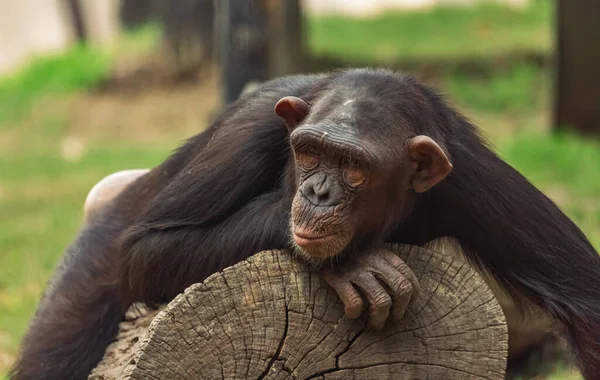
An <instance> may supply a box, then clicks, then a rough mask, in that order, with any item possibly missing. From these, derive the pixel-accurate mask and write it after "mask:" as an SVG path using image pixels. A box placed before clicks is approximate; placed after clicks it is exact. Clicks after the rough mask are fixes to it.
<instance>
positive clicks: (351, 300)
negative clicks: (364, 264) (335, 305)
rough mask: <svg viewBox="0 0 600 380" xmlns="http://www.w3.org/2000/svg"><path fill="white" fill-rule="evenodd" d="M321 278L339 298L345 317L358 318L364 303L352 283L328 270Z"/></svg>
mask: <svg viewBox="0 0 600 380" xmlns="http://www.w3.org/2000/svg"><path fill="white" fill-rule="evenodd" d="M323 278H324V279H325V282H327V283H328V284H329V286H331V287H332V288H333V290H335V292H336V293H337V295H338V297H340V300H341V301H342V303H343V304H344V312H345V313H346V316H347V317H348V318H352V319H355V318H358V317H359V316H360V314H361V313H362V311H363V307H364V301H363V299H362V297H361V296H360V293H359V292H358V290H356V288H354V286H353V285H352V283H350V281H349V280H348V279H346V278H344V277H343V276H342V275H339V274H337V273H334V272H332V271H329V270H327V271H325V272H324V274H323Z"/></svg>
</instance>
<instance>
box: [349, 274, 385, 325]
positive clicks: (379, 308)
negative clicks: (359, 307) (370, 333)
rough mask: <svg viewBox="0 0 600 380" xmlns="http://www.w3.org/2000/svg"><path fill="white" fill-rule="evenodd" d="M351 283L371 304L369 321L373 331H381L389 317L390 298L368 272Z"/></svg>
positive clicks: (353, 279)
mask: <svg viewBox="0 0 600 380" xmlns="http://www.w3.org/2000/svg"><path fill="white" fill-rule="evenodd" d="M351 281H352V282H353V283H354V284H356V285H357V286H358V287H360V288H361V290H362V292H363V293H364V294H365V296H366V297H367V300H368V301H369V303H370V304H371V305H370V306H369V319H370V322H371V325H372V326H373V328H375V329H377V330H378V329H381V328H383V326H384V325H385V321H386V320H387V318H388V317H389V315H390V308H391V306H392V298H391V297H390V295H389V294H388V292H387V290H386V289H385V288H384V287H383V286H382V285H381V284H380V283H379V281H377V279H376V278H375V276H373V274H371V273H369V272H363V273H361V274H360V275H359V276H357V277H356V278H352V279H351Z"/></svg>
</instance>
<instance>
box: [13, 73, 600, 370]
mask: <svg viewBox="0 0 600 380" xmlns="http://www.w3.org/2000/svg"><path fill="white" fill-rule="evenodd" d="M340 93H346V94H352V95H353V96H356V97H359V98H360V99H361V100H362V101H363V103H365V104H370V106H369V107H370V108H369V107H367V108H366V109H365V110H363V112H362V113H361V114H360V123H357V124H358V125H360V128H361V130H362V131H363V132H365V134H366V135H368V136H369V137H368V138H369V140H370V141H371V142H372V143H374V144H377V143H378V142H380V141H381V142H383V141H389V140H390V138H392V136H393V137H394V138H395V139H396V140H398V151H399V152H402V151H403V146H402V144H403V142H404V140H402V139H400V137H403V138H404V137H406V138H408V137H411V136H415V135H419V134H422V135H427V136H430V137H431V138H433V139H434V140H435V141H437V142H438V144H440V146H442V148H443V149H444V150H445V151H446V152H447V154H448V156H449V158H450V160H451V162H452V164H453V166H454V169H453V172H452V173H451V174H450V176H448V177H447V178H446V179H444V180H443V181H442V182H441V183H439V184H438V185H437V186H435V187H434V188H433V189H431V190H430V191H428V192H426V193H423V194H407V195H403V194H398V196H400V197H403V196H406V197H407V199H409V200H410V201H411V204H410V206H411V207H409V208H407V209H405V210H404V211H403V212H401V213H399V212H388V213H387V214H386V215H381V218H382V220H383V222H382V233H381V236H377V237H371V239H373V240H377V239H385V240H387V241H393V242H402V243H411V244H424V243H426V242H428V241H430V240H433V239H435V238H437V237H440V236H453V237H456V238H457V239H458V240H459V241H460V243H461V245H462V246H463V248H464V249H465V251H466V252H467V255H468V258H469V259H470V260H471V261H472V262H473V264H474V265H476V266H477V267H478V268H479V269H481V270H482V271H486V272H488V273H490V274H491V275H492V276H493V277H494V278H495V279H496V280H497V281H498V282H499V283H500V284H501V285H502V286H503V287H504V288H505V289H507V290H508V291H509V292H510V293H511V295H513V296H514V297H515V299H517V300H520V301H522V302H523V303H532V304H535V305H538V306H540V307H541V308H542V309H543V310H545V311H546V312H548V313H549V314H551V315H552V316H553V317H555V318H556V319H557V320H559V321H560V322H562V324H563V325H564V327H565V329H566V333H567V335H568V337H569V338H570V341H571V343H572V347H573V348H574V351H575V353H576V355H577V357H578V360H579V364H580V369H581V371H582V372H583V374H584V376H586V378H590V379H591V378H595V377H596V376H597V375H596V374H597V373H600V302H599V300H600V257H598V254H597V252H596V251H595V250H594V248H593V247H592V246H591V244H590V243H589V241H588V240H587V239H586V237H585V236H584V235H583V233H582V232H581V231H580V230H579V228H577V226H576V225H575V224H574V223H573V222H572V221H571V220H570V219H569V218H568V217H567V216H565V214H564V213H562V212H561V211H560V209H559V208H558V207H557V206H556V205H555V204H554V203H553V202H552V201H551V200H550V199H548V198H547V197H546V196H544V195H543V194H542V193H541V192H540V191H538V190H537V189H536V188H535V187H534V186H533V185H532V184H531V183H529V182H528V181H527V180H526V179H525V178H524V177H523V176H521V175H520V174H519V173H518V172H517V171H515V170H514V169H513V168H512V167H510V166H509V165H507V164H506V163H504V162H503V161H502V160H501V159H500V158H498V156H497V155H496V154H494V153H493V152H492V151H491V150H490V149H489V148H488V146H487V145H486V143H485V142H484V141H483V140H482V138H481V137H480V136H479V134H478V133H477V131H476V129H475V127H474V126H473V125H471V124H470V123H469V122H468V121H467V120H466V119H465V118H464V117H463V116H461V115H460V114H459V113H457V112H456V111H455V110H453V109H452V108H450V107H449V106H448V105H446V103H445V102H444V101H443V100H442V99H441V98H440V97H439V96H438V95H436V94H435V93H434V92H433V91H431V90H430V89H428V88H426V87H424V86H423V85H422V84H420V83H419V82H418V81H416V80H415V79H414V78H413V77H411V76H407V75H404V74H398V73H393V72H389V71H385V70H369V69H357V70H344V71H339V72H334V73H329V74H324V75H314V76H293V77H287V78H281V79H277V80H274V81H271V82H268V83H265V84H263V85H262V86H261V87H259V89H258V90H256V91H255V92H252V93H250V94H248V95H245V96H243V97H242V98H241V99H240V100H238V101H237V102H235V103H233V104H232V105H231V106H229V107H228V108H227V109H226V110H225V112H224V113H223V114H222V115H221V117H220V118H219V119H217V121H216V122H215V123H214V124H213V125H212V126H211V128H209V129H208V130H207V131H205V132H204V133H202V134H199V135H197V136H195V137H193V138H192V139H190V140H189V141H188V142H187V143H186V144H185V145H183V146H182V147H181V148H180V149H179V150H178V151H177V152H175V153H174V154H173V155H172V156H171V157H170V158H169V159H167V160H166V161H165V162H164V163H163V164H161V165H160V166H158V167H156V168H154V169H153V170H152V171H151V172H150V173H148V174H147V175H145V176H143V177H142V178H140V179H139V180H137V181H136V182H134V183H133V184H132V185H130V186H129V187H128V188H127V189H126V190H125V191H124V192H123V193H122V194H121V195H120V196H119V197H118V198H117V199H116V201H115V202H114V204H112V205H111V206H110V207H108V208H107V209H106V210H105V211H104V212H103V213H102V214H101V215H100V216H98V217H97V218H95V219H94V220H91V221H90V222H89V225H88V226H85V227H84V228H83V230H82V232H80V234H79V237H78V238H77V239H76V241H75V242H74V243H73V244H72V246H71V248H70V249H69V250H67V253H66V257H65V260H64V263H63V265H62V267H61V268H62V269H61V270H59V271H58V272H57V275H56V276H55V280H54V282H53V285H52V286H51V287H50V290H49V291H48V292H47V294H46V296H45V298H44V300H43V302H42V303H41V305H40V307H39V310H38V313H37V315H36V317H35V319H34V321H33V324H32V326H31V328H30V330H29V332H28V334H27V336H26V338H25V339H24V341H23V345H22V354H21V357H20V359H19V361H18V363H17V364H16V366H15V368H14V371H13V377H14V379H81V378H85V377H86V375H87V374H88V373H89V372H90V371H91V369H92V368H93V367H94V366H95V365H96V364H97V362H98V361H99V360H100V358H101V357H102V354H103V351H104V350H105V348H106V345H107V344H108V342H109V341H110V340H111V339H113V338H114V335H115V332H116V327H117V323H118V321H119V320H120V319H121V317H122V315H123V312H124V310H125V308H126V307H127V306H129V305H130V304H131V303H132V302H137V301H146V302H160V301H167V300H169V299H171V298H173V297H174V296H175V295H177V294H178V293H180V292H181V291H183V290H184V289H185V288H186V287H187V286H189V285H191V284H193V283H195V282H200V281H203V280H204V279H205V278H206V277H207V276H209V275H210V274H212V273H214V272H216V271H219V270H221V269H223V268H224V267H227V266H230V265H232V264H234V263H236V262H239V261H241V260H244V259H246V258H247V257H249V256H251V255H252V254H254V253H256V252H258V251H260V250H263V249H271V248H289V247H290V245H289V244H290V243H289V242H290V236H289V212H290V205H291V201H292V197H293V196H294V194H295V192H296V188H295V168H294V161H293V157H292V155H291V153H290V148H289V141H288V131H287V129H286V127H285V124H284V122H283V121H282V120H281V119H279V118H278V117H277V116H276V115H275V114H274V113H273V107H274V105H275V103H276V102H277V101H278V100H279V99H280V98H282V97H284V96H290V95H292V96H297V97H300V98H302V99H303V100H304V101H306V102H307V103H308V104H309V105H311V106H314V107H315V108H316V109H317V111H315V112H322V113H323V115H324V117H326V116H327V109H328V107H330V106H329V104H331V105H334V104H335V103H336V101H337V99H338V98H339V96H338V95H339V94H340ZM312 116H313V118H314V117H315V115H314V114H313V115H312ZM396 140H394V141H396ZM399 159H401V157H400V156H399ZM123 230H126V232H125V233H124V234H122V231H123ZM120 243H122V245H119V244H120Z"/></svg>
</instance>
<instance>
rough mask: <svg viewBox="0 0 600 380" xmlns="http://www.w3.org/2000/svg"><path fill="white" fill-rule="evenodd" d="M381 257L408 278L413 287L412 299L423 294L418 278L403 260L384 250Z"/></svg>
mask: <svg viewBox="0 0 600 380" xmlns="http://www.w3.org/2000/svg"><path fill="white" fill-rule="evenodd" d="M379 255H380V256H381V257H383V258H384V259H385V260H386V261H387V262H389V263H390V264H391V265H392V266H393V267H394V269H396V270H397V271H398V272H400V273H401V274H402V275H403V276H404V278H406V279H407V280H408V281H409V282H410V284H411V285H412V296H411V299H415V298H417V297H418V296H419V293H421V286H420V285H419V280H418V279H417V276H415V274H414V272H413V271H412V269H410V267H409V266H408V265H407V264H406V263H405V262H404V260H402V259H401V258H400V257H398V256H397V255H395V254H394V253H392V252H390V251H387V250H383V251H380V252H379Z"/></svg>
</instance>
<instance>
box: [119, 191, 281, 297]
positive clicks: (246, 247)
mask: <svg viewBox="0 0 600 380" xmlns="http://www.w3.org/2000/svg"><path fill="white" fill-rule="evenodd" d="M288 209H289V206H288V205H286V204H285V202H284V201H283V200H282V197H281V194H280V193H279V192H277V191H274V192H269V193H264V194H261V195H259V196H258V197H256V198H254V199H253V200H251V201H250V202H249V203H247V204H246V205H245V206H243V207H242V208H241V209H240V210H239V211H237V212H235V213H234V214H232V215H231V216H229V217H228V218H227V219H224V220H223V221H221V222H219V223H216V224H213V225H209V226H197V225H193V224H189V225H178V226H171V225H170V224H169V220H168V219H165V220H164V222H165V224H164V225H165V226H164V227H163V226H162V225H161V223H160V222H158V223H145V222H141V223H138V224H136V225H134V226H133V227H131V228H129V229H128V230H127V231H126V232H125V234H124V236H123V239H122V244H123V245H122V246H123V254H124V263H123V276H122V279H123V281H124V283H123V287H124V289H123V291H124V292H125V295H124V296H126V297H127V296H129V297H128V298H130V299H129V300H128V301H130V302H159V301H164V300H170V299H172V298H173V297H174V296H176V295H177V294H179V293H181V292H182V291H183V290H185V288H187V287H188V286H190V285H192V284H194V283H196V282H201V281H203V280H204V279H205V278H206V277H208V276H210V275H211V274H213V273H215V272H218V271H220V270H222V269H224V268H225V267H227V266H230V265H233V264H235V263H237V262H239V261H242V260H245V259H246V258H248V257H249V256H251V255H253V254H255V253H257V252H259V251H261V250H265V249H275V248H284V247H285V246H286V245H287V242H288V241H289V238H288V236H287V231H288V230H289V228H288V224H289V217H288V211H287V210H288Z"/></svg>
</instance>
